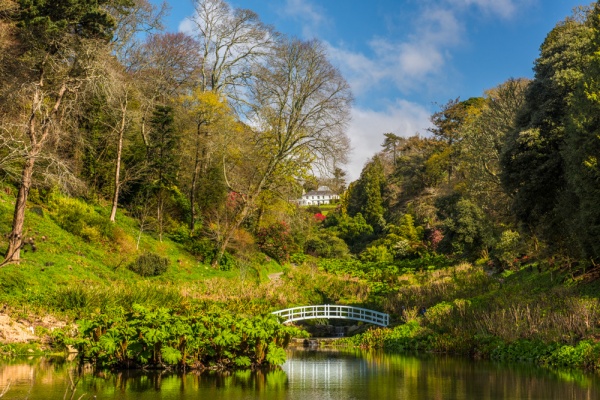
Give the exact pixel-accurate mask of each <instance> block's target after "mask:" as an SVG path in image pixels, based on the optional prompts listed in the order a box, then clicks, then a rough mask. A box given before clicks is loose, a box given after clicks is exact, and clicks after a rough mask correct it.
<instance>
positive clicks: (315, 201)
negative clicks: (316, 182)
mask: <svg viewBox="0 0 600 400" xmlns="http://www.w3.org/2000/svg"><path fill="white" fill-rule="evenodd" d="M339 198H340V196H339V195H337V194H335V193H333V192H332V191H331V189H329V188H328V187H327V186H319V188H318V189H317V190H311V191H310V192H307V193H304V194H303V195H302V198H301V199H298V200H296V203H298V205H301V206H318V205H320V204H331V203H332V202H333V200H337V199H339Z"/></svg>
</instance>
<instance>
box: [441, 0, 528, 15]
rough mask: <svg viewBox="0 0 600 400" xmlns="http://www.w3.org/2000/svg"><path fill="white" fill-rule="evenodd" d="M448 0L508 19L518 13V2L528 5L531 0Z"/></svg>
mask: <svg viewBox="0 0 600 400" xmlns="http://www.w3.org/2000/svg"><path fill="white" fill-rule="evenodd" d="M448 2H449V3H450V4H452V5H454V6H459V7H471V6H476V7H477V8H478V9H479V10H481V11H483V12H484V13H486V14H491V15H495V16H499V17H501V18H506V19H508V18H512V17H513V16H514V15H515V14H516V13H517V10H518V7H517V3H519V6H521V7H523V6H528V5H529V3H531V0H520V1H517V0H448Z"/></svg>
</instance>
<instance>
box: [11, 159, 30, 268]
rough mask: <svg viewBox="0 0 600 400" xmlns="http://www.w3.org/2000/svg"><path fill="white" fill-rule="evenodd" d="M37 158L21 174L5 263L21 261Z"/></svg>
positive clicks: (28, 162) (24, 167)
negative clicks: (26, 207)
mask: <svg viewBox="0 0 600 400" xmlns="http://www.w3.org/2000/svg"><path fill="white" fill-rule="evenodd" d="M34 164H35V158H34V157H31V156H30V157H29V158H28V159H27V161H26V162H25V165H24V166H23V171H22V174H21V186H20V187H19V194H18V195H17V201H16V202H15V212H14V215H13V226H12V231H11V232H10V234H9V236H8V250H7V251H6V254H5V257H4V262H3V264H5V263H9V262H19V260H20V259H21V246H22V245H23V224H24V223H25V206H26V205H27V196H28V195H29V189H31V177H32V176H33V167H34Z"/></svg>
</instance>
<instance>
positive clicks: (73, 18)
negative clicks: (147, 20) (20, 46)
mask: <svg viewBox="0 0 600 400" xmlns="http://www.w3.org/2000/svg"><path fill="white" fill-rule="evenodd" d="M18 3H19V6H20V13H19V17H18V21H19V26H20V27H21V28H24V29H26V30H27V33H29V34H30V35H31V36H32V37H33V38H35V40H36V41H39V42H43V43H45V45H46V46H47V48H46V49H47V50H49V51H51V52H54V51H56V50H57V46H58V43H60V42H61V41H63V40H64V36H66V35H69V34H76V35H79V36H81V37H84V38H98V39H103V40H110V39H111V38H112V32H113V30H114V28H115V20H114V18H113V17H112V16H111V15H110V14H109V12H108V11H107V10H106V8H105V6H106V4H107V3H109V1H108V0H101V1H89V0H77V1H72V0H71V1H65V0H60V1H54V2H52V4H48V3H47V2H46V1H43V0H19V1H18Z"/></svg>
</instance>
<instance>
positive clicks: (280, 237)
mask: <svg viewBox="0 0 600 400" xmlns="http://www.w3.org/2000/svg"><path fill="white" fill-rule="evenodd" d="M256 243H257V244H258V248H259V249H260V250H261V251H262V252H263V253H265V254H267V255H268V256H270V257H272V258H274V259H275V260H277V262H279V263H280V264H282V263H284V262H287V261H288V259H289V257H290V251H291V246H292V236H291V234H290V228H289V226H288V224H286V223H285V222H283V221H280V222H277V223H275V224H272V225H269V226H267V227H266V228H260V229H259V230H258V232H257V233H256Z"/></svg>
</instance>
